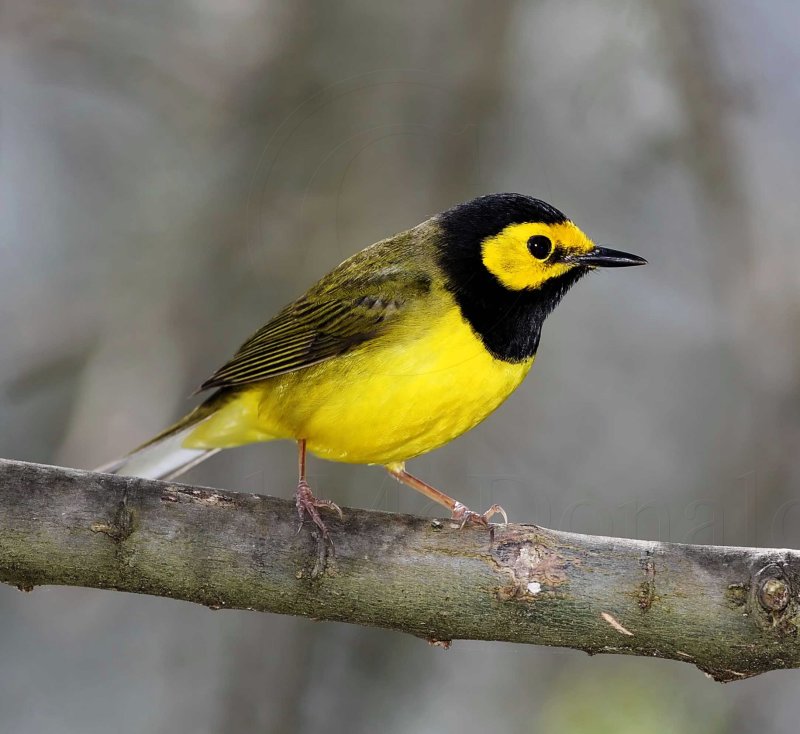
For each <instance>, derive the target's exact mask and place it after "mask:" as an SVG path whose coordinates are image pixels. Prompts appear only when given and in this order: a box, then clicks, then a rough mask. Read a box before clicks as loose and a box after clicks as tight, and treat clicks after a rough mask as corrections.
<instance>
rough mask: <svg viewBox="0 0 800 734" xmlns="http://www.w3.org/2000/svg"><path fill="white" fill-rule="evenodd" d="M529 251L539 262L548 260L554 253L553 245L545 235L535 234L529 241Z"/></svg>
mask: <svg viewBox="0 0 800 734" xmlns="http://www.w3.org/2000/svg"><path fill="white" fill-rule="evenodd" d="M528 250H529V251H530V253H531V255H533V256H534V257H535V258H536V259H537V260H547V258H548V256H549V255H550V253H551V252H552V251H553V243H552V242H550V239H549V238H548V237H545V236H544V235H543V234H535V235H533V237H531V238H530V239H529V240H528Z"/></svg>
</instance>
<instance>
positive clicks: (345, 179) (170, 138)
mask: <svg viewBox="0 0 800 734" xmlns="http://www.w3.org/2000/svg"><path fill="white" fill-rule="evenodd" d="M799 23H800V10H798V6H797V3H795V2H792V0H772V1H771V2H770V3H760V4H756V3H748V2H744V0H715V1H711V0H709V1H701V0H645V1H644V2H634V1H633V0H578V1H577V2H570V3H563V2H557V1H556V0H531V1H529V2H522V1H520V2H491V3H490V2H481V1H480V0H461V1H459V2H456V1H450V2H422V1H418V2H416V1H415V2H408V3H381V4H378V3H373V2H369V1H368V0H344V1H343V2H339V3H318V2H310V1H309V0H293V1H292V2H289V1H288V0H286V1H281V2H278V1H277V0H233V1H230V2H225V3H215V2H209V0H161V1H159V2H150V1H147V2H135V3H134V2H122V1H121V0H114V1H112V2H108V1H107V0H106V1H101V0H85V1H83V2H63V1H62V0H6V2H4V3H3V5H2V8H1V9H0V112H1V114H2V116H1V123H2V126H1V127H0V146H1V147H0V156H1V157H0V166H2V168H1V169H0V263H2V266H0V345H2V346H1V347H0V456H4V457H8V458H16V459H26V460H31V461H40V462H51V463H59V464H64V465H68V466H76V467H85V468H89V467H92V466H95V465H97V464H100V463H103V462H105V461H107V460H109V459H111V458H113V457H115V456H117V455H119V454H121V453H123V452H125V451H126V450H127V449H129V448H131V447H132V446H134V445H136V444H138V443H139V442H140V441H142V440H143V439H145V438H147V437H148V436H149V435H150V434H152V433H154V432H155V431H157V430H159V429H160V428H162V427H163V426H164V425H165V424H166V423H168V422H169V421H171V420H172V419H174V418H176V417H177V416H178V415H179V414H181V413H183V412H185V411H186V410H187V408H188V407H190V406H191V402H190V401H189V400H187V398H186V396H187V395H188V394H189V393H190V392H191V391H192V389H193V388H194V386H196V385H197V384H198V383H199V382H200V381H201V380H202V379H203V378H204V377H206V376H207V375H208V374H209V373H210V372H211V371H212V370H213V369H214V368H215V367H216V366H218V365H219V364H220V363H221V362H222V361H223V360H225V359H226V358H227V356H228V355H229V354H230V353H231V352H232V350H234V349H235V348H236V347H237V346H238V344H239V343H240V342H241V341H242V340H243V339H244V338H245V337H246V336H248V335H249V333H250V332H251V331H253V330H254V329H255V328H257V327H258V326H260V325H261V323H263V322H264V321H265V320H266V319H267V318H268V317H269V316H270V315H271V314H272V313H273V312H274V311H275V310H276V309H277V308H278V307H280V306H281V305H283V304H284V303H286V302H287V301H289V300H290V299H292V298H293V297H295V296H296V295H298V294H299V293H301V292H302V291H303V290H304V289H305V288H306V287H307V286H309V285H310V284H311V283H312V282H313V281H314V280H315V279H316V278H317V277H319V276H321V275H322V274H323V273H325V272H326V271H327V270H328V269H329V268H330V267H332V266H333V265H335V264H336V263H338V262H339V261H340V260H342V259H343V258H344V257H346V256H348V255H349V254H351V253H352V252H354V251H356V250H358V249H360V248H361V247H363V246H365V245H367V244H369V243H370V242H372V241H374V240H376V239H379V238H382V237H384V236H386V235H388V234H391V233H393V232H396V231H399V230H401V229H405V228H407V227H409V226H411V225H413V224H416V223H417V222H418V221H420V220H422V219H424V218H426V217H428V216H429V215H431V214H433V213H435V212H437V211H439V210H441V209H444V208H446V207H448V206H450V205H452V204H453V203H455V202H458V201H461V200H464V199H467V198H470V197H472V196H474V195H478V194H481V193H486V192H490V191H521V192H525V193H529V194H532V195H535V196H539V197H541V198H544V199H546V200H548V201H551V202H553V203H554V204H555V205H556V206H558V207H559V208H561V209H562V210H564V211H565V212H566V213H567V214H568V215H569V216H571V217H572V218H573V219H575V220H576V222H577V223H578V224H579V225H581V226H583V227H584V228H585V229H586V230H587V231H588V232H589V233H590V234H591V235H592V236H593V237H594V238H595V239H597V240H598V241H600V242H603V243H608V244H611V245H612V246H616V247H619V248H621V249H626V250H630V251H633V252H636V253H639V254H641V255H643V256H645V257H647V258H648V259H649V260H650V263H651V264H650V265H649V266H648V267H647V268H642V269H636V270H629V271H614V272H606V273H602V274H598V275H596V276H593V277H591V278H588V279H587V280H586V281H584V282H583V283H581V285H580V287H579V288H577V289H576V290H575V291H573V292H572V293H570V295H569V296H568V297H567V298H566V300H565V302H564V303H563V304H562V305H561V306H560V307H559V309H558V310H557V311H556V312H555V314H554V315H553V316H552V317H551V318H550V320H549V321H548V323H547V324H546V326H545V331H544V335H543V340H542V350H541V352H540V356H539V358H538V360H537V364H536V367H535V368H534V371H533V373H532V374H531V376H530V377H529V379H528V380H527V381H526V383H525V384H524V386H523V387H522V388H521V389H520V390H519V391H518V393H517V394H515V395H514V396H513V398H512V399H511V400H510V401H509V402H508V403H507V404H506V405H504V406H503V407H502V408H501V409H500V410H499V411H498V412H497V413H496V414H495V415H494V416H493V417H492V418H490V419H489V420H488V421H486V422H485V423H484V424H483V425H481V426H480V427H478V428H477V429H476V430H474V431H473V432H471V433H470V434H468V435H466V436H464V437H463V438H461V439H459V440H458V441H456V442H454V443H453V444H451V445H450V446H448V447H446V448H444V449H442V450H440V451H438V452H436V453H434V454H432V455H429V456H427V457H424V458H422V459H419V460H417V461H416V462H414V463H413V464H412V467H413V469H415V470H416V472H417V473H419V474H421V475H422V476H424V477H426V478H428V479H430V480H431V481H433V483H435V484H439V485H441V486H442V487H443V488H445V489H448V490H450V491H451V492H452V493H454V494H456V495H457V496H458V497H460V498H461V499H462V500H464V501H465V502H466V503H467V504H468V505H470V506H473V507H475V508H476V509H477V508H478V507H481V508H482V507H483V506H485V505H488V504H490V503H491V502H494V501H497V502H501V503H502V504H503V506H504V507H505V508H506V509H507V510H508V511H509V512H510V514H511V516H512V518H514V519H517V520H525V521H537V522H539V523H542V524H546V525H550V526H553V527H557V528H563V529H569V530H575V531H586V532H595V533H604V534H612V533H613V534H615V535H624V536H630V537H642V538H653V539H663V540H674V541H688V542H713V543H726V544H749V545H765V546H790V547H795V548H797V547H800V506H798V505H800V493H798V486H799V484H798V479H800V477H798V473H800V464H798V461H797V459H796V455H797V447H798V441H799V440H800V400H799V399H800V342H799V341H798V335H799V327H800V254H798V244H797V231H798V228H797V212H798V201H800V145H798V138H797V131H798V129H800V81H799V80H800V73H798V72H800V44H799V43H798V31H797V29H798V24H799ZM294 468H295V455H294V450H293V448H292V447H291V446H290V445H288V444H272V445H267V446H258V447H248V448H246V449H239V450H237V451H235V452H226V453H225V454H223V455H220V456H218V457H215V458H214V459H212V460H211V461H209V462H208V463H207V464H204V465H202V466H201V467H198V468H197V469H196V470H194V471H193V472H192V474H191V475H190V477H189V478H190V479H191V480H192V481H196V482H198V483H205V484H211V485H216V486H221V487H227V488H230V489H239V490H245V491H255V492H266V493H273V494H278V495H281V496H290V494H291V492H292V488H293V486H294V481H295V478H294ZM311 473H312V476H313V478H314V481H315V482H316V486H317V488H318V491H319V492H320V494H322V495H323V496H326V497H331V498H332V499H334V500H336V501H337V502H339V503H341V504H343V505H347V504H351V505H357V506H366V507H380V508H384V509H392V510H403V511H412V512H421V513H424V512H435V509H434V508H432V507H430V506H428V505H426V504H425V502H424V500H423V499H422V498H420V497H417V496H415V495H414V493H412V492H410V491H408V490H404V489H402V488H400V487H399V486H396V485H394V484H393V483H392V482H391V481H389V480H388V479H386V478H385V477H384V475H383V473H382V472H380V471H379V470H377V469H374V468H372V469H371V468H366V467H355V468H353V467H343V466H335V465H330V464H323V463H322V462H319V461H315V462H314V463H313V465H312V469H311ZM0 620H2V621H1V622H0V732H9V733H12V732H13V734H49V733H53V734H56V733H60V732H80V733H81V734H89V733H91V732H105V731H109V730H113V731H115V732H117V733H118V734H127V733H128V732H131V733H134V732H136V733H139V732H163V733H165V734H166V733H169V734H182V733H183V732H191V733H193V734H202V733H204V732H209V733H212V732H225V733H226V734H238V733H239V732H301V733H303V734H305V733H309V734H312V733H316V732H348V733H353V734H357V733H359V732H374V731H377V730H380V731H382V732H384V733H385V734H390V733H392V734H393V733H395V732H397V733H399V732H434V731H436V732H456V731H458V732H486V731H509V732H517V731H519V732H523V731H524V732H528V731H533V732H535V731H546V732H551V731H559V732H566V733H570V732H589V731H591V732H614V733H622V734H624V733H625V732H642V731H646V732H649V733H653V734H660V733H661V732H680V731H704V732H732V733H740V732H742V733H743V732H761V733H763V732H773V731H774V732H790V731H796V722H797V720H798V716H800V698H798V696H797V695H796V692H797V689H798V684H800V671H783V672H775V673H770V674H767V675H765V676H762V677H760V678H757V679H754V680H749V681H744V682H741V683H736V684H732V685H729V686H726V687H722V686H719V685H717V684H715V683H713V682H711V681H709V680H706V679H705V678H704V677H703V675H702V673H700V672H698V671H697V670H696V669H694V668H692V667H689V666H687V665H683V664H679V663H675V662H669V661H661V660H645V659H633V658H626V657H611V656H602V657H595V658H591V659H590V658H588V657H586V656H585V655H583V654H582V653H578V652H574V651H569V650H551V649H545V648H535V647H522V646H512V645H509V644H500V643H494V644H492V643H472V642H457V643H456V644H455V645H454V646H453V648H452V649H451V650H450V651H448V652H442V651H441V650H439V649H434V648H429V647H428V646H427V645H425V644H424V643H423V642H421V641H419V640H416V639H412V638H408V637H404V636H401V635H399V634H393V633H390V632H386V631H380V630H372V629H364V628H359V627H354V626H348V625H343V624H329V623H314V622H311V621H309V620H305V619H294V618H287V617H279V616H272V615H266V614H256V613H246V612H232V611H225V612H211V611H209V610H207V609H204V608H201V607H195V606H192V605H189V604H186V603H181V602H176V601H170V600H166V599H157V598H146V597H138V596H135V595H126V594H120V593H114V592H101V591H91V590H85V589H64V588H39V589H36V590H35V591H34V592H33V593H31V594H21V593H19V592H18V591H17V590H15V589H12V588H8V587H3V588H0Z"/></svg>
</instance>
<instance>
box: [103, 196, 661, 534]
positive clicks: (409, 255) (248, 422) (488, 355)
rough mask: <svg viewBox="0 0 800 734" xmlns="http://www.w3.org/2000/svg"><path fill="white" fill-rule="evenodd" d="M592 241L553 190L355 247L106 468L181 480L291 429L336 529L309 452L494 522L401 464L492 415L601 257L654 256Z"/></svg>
mask: <svg viewBox="0 0 800 734" xmlns="http://www.w3.org/2000/svg"><path fill="white" fill-rule="evenodd" d="M646 262H647V261H646V260H645V259H644V258H641V257H639V256H637V255H632V254H629V253H626V252H621V251H618V250H614V249H611V248H609V247H605V246H599V245H595V244H594V242H593V241H592V240H591V239H589V237H588V236H587V235H586V234H584V232H583V231H582V230H581V229H580V228H579V227H578V226H577V225H576V224H574V223H573V222H572V221H571V220H570V219H568V218H567V217H566V216H565V215H564V214H562V213H561V212H560V211H559V210H558V209H556V208H555V207H553V206H551V205H550V204H547V203H546V202H544V201H542V200H540V199H536V198H533V197H531V196H527V195H524V194H518V193H497V194H487V195H484V196H479V197H478V198H475V199H472V200H471V201H467V202H465V203H461V204H458V205H456V206H453V207H452V208H450V209H448V210H446V211H444V212H442V213H440V214H437V215H435V216H433V217H431V218H429V219H427V220H425V221H423V222H422V223H421V224H418V225H417V226H414V227H412V228H411V229H408V230H406V231H404V232H400V233H399V234H396V235H394V236H391V237H388V238H387V239H383V240H381V241H379V242H376V243H375V244H373V245H370V246H369V247H367V248H365V249H363V250H361V251H360V252H357V253H356V254H354V255H352V256H351V257H350V258H348V259H347V260H345V261H344V262H342V263H341V264H340V265H339V266H337V267H336V268H335V269H333V270H332V271H331V272H329V273H328V274H327V275H325V276H324V277H323V278H322V279H320V280H319V281H318V282H317V283H316V284H315V285H313V286H311V288H309V289H308V291H307V292H306V293H305V294H304V295H302V296H300V297H299V298H298V299H296V300H295V301H293V302H292V303H290V304H289V305H287V306H286V307H285V308H283V309H282V310H281V311H279V312H278V314H277V315H275V316H274V317H273V318H272V319H271V320H270V321H268V322H267V324H266V325H265V326H263V327H262V328H260V329H259V330H258V331H256V332H255V333H254V334H253V335H252V336H251V337H250V338H249V339H247V340H246V341H245V342H244V343H243V344H242V345H241V347H239V349H238V351H237V352H236V353H235V354H234V356H233V357H232V358H231V359H230V360H229V361H228V362H226V363H225V364H224V365H223V366H222V367H220V368H219V369H218V370H217V371H216V372H214V373H213V374H212V375H211V376H210V377H209V378H208V379H207V380H206V381H205V382H203V384H202V385H201V386H200V388H199V392H202V391H208V390H210V391H213V392H211V393H210V395H209V396H208V397H207V398H206V399H205V400H204V401H203V402H202V403H201V404H200V405H199V406H198V407H196V408H195V409H194V410H192V411H191V412H190V413H188V415H186V416H185V417H184V418H182V419H181V420H179V421H178V422H177V423H175V424H174V425H172V426H171V427H169V428H167V429H166V430H165V431H162V432H161V433H159V434H158V435H157V436H155V437H154V438H152V439H151V440H149V441H148V442H147V443H145V444H143V445H142V446H140V447H139V448H138V449H135V450H134V451H132V452H131V453H130V454H128V455H127V456H125V457H123V458H122V459H119V460H117V461H115V462H112V463H110V464H108V465H106V466H104V467H100V469H99V470H100V471H107V472H112V473H119V474H126V475H133V476H140V477H145V478H152V479H173V478H175V477H177V476H178V475H180V474H182V473H183V472H185V471H187V470H188V469H190V468H192V467H194V466H196V465H197V464H198V463H199V462H201V461H204V460H205V459H207V458H209V457H210V456H212V455H213V454H215V453H216V452H218V451H220V450H222V449H227V448H232V447H235V446H241V445H244V444H250V443H255V442H261V441H272V440H280V439H286V440H291V441H294V442H295V443H296V445H297V451H298V481H297V487H296V490H295V505H296V509H297V513H298V515H299V518H300V524H301V527H302V525H303V523H304V522H305V521H306V520H308V521H310V522H312V523H313V526H315V528H316V530H317V531H318V532H319V533H320V534H321V536H322V537H323V538H328V531H327V527H326V523H325V521H324V520H323V518H322V514H321V511H322V510H325V511H330V512H335V513H338V514H339V516H340V517H341V516H342V511H341V509H340V508H339V507H338V505H336V504H335V503H334V502H332V501H331V500H326V499H320V498H318V497H316V496H315V494H314V493H313V491H312V489H311V487H310V486H309V484H308V481H307V476H306V453H307V452H311V453H313V454H314V455H316V456H318V457H321V458H323V459H327V460H331V461H337V462H346V463H352V464H371V465H380V466H383V467H385V468H386V470H387V471H388V472H389V473H390V474H391V475H392V476H393V477H394V478H395V479H397V480H399V481H400V482H401V483H403V484H405V485H407V486H409V487H411V488H412V489H415V490H417V491H418V492H421V493H422V494H423V495H425V496H426V497H427V498H428V499H430V500H433V501H434V502H437V503H439V504H441V505H443V506H444V507H445V508H447V510H449V511H450V514H451V518H452V519H453V520H455V521H457V522H460V523H461V525H462V526H463V525H464V524H466V523H471V524H478V525H488V524H489V520H490V519H491V518H492V517H494V516H495V515H500V516H502V517H503V519H504V521H506V522H507V515H506V513H505V511H504V510H503V508H502V507H500V506H499V505H492V507H490V508H489V509H488V510H486V511H485V512H482V513H478V512H473V511H472V510H470V509H469V508H468V507H467V506H466V505H464V504H463V503H462V502H460V501H458V500H456V499H454V498H453V497H450V496H449V495H447V494H445V493H444V492H442V491H440V490H439V489H437V488H435V487H433V486H432V485H430V484H428V483H427V482H425V481H423V480H422V479H419V478H417V477H416V476H414V475H413V474H411V473H409V472H408V471H407V470H406V462H407V461H408V460H410V459H413V458H415V457H418V456H420V455H422V454H425V453H427V452H429V451H432V450H434V449H437V448H439V447H441V446H443V445H445V444H447V443H449V442H450V441H452V440H453V439H455V438H457V437H458V436H460V435H462V434H463V433H465V432H466V431H469V430H470V429H472V428H474V427H475V426H476V425H477V424H479V423H480V422H481V421H483V420H484V419H485V418H487V417H488V416H489V415H490V414H491V413H492V412H493V411H494V410H495V409H496V408H497V407H498V406H499V405H500V404H501V403H503V402H504V401H505V400H506V398H508V397H509V395H511V393H513V392H514V391H515V390H516V389H517V388H518V387H519V386H520V384H521V383H522V381H523V380H524V378H525V377H526V375H527V374H528V372H529V371H530V369H531V366H532V365H533V362H534V359H535V357H536V354H537V350H538V348H539V341H540V337H541V332H542V326H543V323H544V321H545V319H546V318H547V316H548V315H549V314H550V313H551V312H552V311H553V309H554V308H555V307H556V306H557V305H558V303H559V302H560V301H561V299H562V298H563V297H564V295H565V294H566V293H567V291H569V290H570V288H572V286H574V285H575V284H576V283H577V282H578V281H579V280H581V278H583V277H584V276H585V275H586V274H587V273H590V272H592V271H594V270H597V269H598V268H618V267H628V266H636V265H644V264H646Z"/></svg>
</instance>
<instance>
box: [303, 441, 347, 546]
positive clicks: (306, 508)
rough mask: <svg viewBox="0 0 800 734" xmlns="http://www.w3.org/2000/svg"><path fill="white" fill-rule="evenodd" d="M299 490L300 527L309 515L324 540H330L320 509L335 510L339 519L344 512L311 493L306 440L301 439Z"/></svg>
mask: <svg viewBox="0 0 800 734" xmlns="http://www.w3.org/2000/svg"><path fill="white" fill-rule="evenodd" d="M297 472H298V475H299V476H298V480H297V490H296V491H295V493H294V501H295V505H296V506H297V514H298V515H300V527H303V521H304V520H305V518H306V515H308V517H309V518H311V521H312V522H313V523H314V525H316V526H317V527H318V528H319V532H320V533H321V535H322V538H323V540H328V529H327V528H326V527H325V523H324V522H322V518H321V517H320V514H319V508H320V507H325V508H327V509H329V510H334V511H335V512H338V513H339V519H340V520H341V519H342V510H341V508H340V507H339V505H337V504H336V503H335V502H331V500H320V499H317V498H316V497H315V496H314V494H313V493H312V491H311V487H309V486H308V482H307V481H306V440H305V439H304V438H301V439H300V440H299V441H298V442H297Z"/></svg>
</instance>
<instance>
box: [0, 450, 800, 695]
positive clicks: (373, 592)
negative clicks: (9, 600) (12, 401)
mask: <svg viewBox="0 0 800 734" xmlns="http://www.w3.org/2000/svg"><path fill="white" fill-rule="evenodd" d="M328 522H329V528H330V531H331V537H332V539H333V543H334V545H335V548H336V555H335V557H334V558H331V559H329V561H328V564H327V566H326V567H325V569H324V572H323V573H320V574H317V575H315V574H314V573H313V571H314V567H315V566H317V567H318V562H319V558H318V544H317V542H316V540H315V538H314V537H312V535H311V533H310V531H309V530H308V529H304V531H303V532H300V533H298V532H297V515H296V512H295V508H294V505H293V503H291V502H289V501H287V500H282V499H276V498H273V497H262V496H258V495H252V494H238V493H234V492H226V491H220V490H211V489H204V488H199V487H191V486H185V485H180V484H175V483H171V482H154V481H147V480H143V479H135V478H129V477H118V476H111V475H106V474H96V473H92V472H83V471H75V470H72V469H63V468H59V467H49V466H42V465H38V464H25V463H21V462H16V461H3V460H0V581H3V582H5V583H8V584H13V585H15V586H17V587H19V588H20V589H24V590H30V589H32V588H33V587H34V586H38V585H40V584H68V585H73V586H87V587H94V588H101V589H118V590H121V591H131V592H138V593H143V594H154V595H158V596H167V597H174V598H176V599H185V600H186V601H191V602H196V603H199V604H205V605H207V606H209V607H212V608H215V609H218V608H235V609H254V610H259V611H269V612H277V613H280V614H299V615H304V616H308V617H314V618H316V619H326V620H339V621H345V622H355V623H358V624H365V625H374V626H379V627H386V628H390V629H396V630H401V631H403V632H410V633H411V634H413V635H417V636H419V637H422V638H425V639H428V640H429V641H431V642H438V643H440V644H447V643H449V641H450V640H453V639H477V640H508V641H511V642H528V643H534V644H539V645H558V646H563V647H572V648H576V649H580V650H585V651H586V652H589V653H598V652H612V653H624V654H631V655H648V656H656V657H663V658H672V659H675V660H683V661H686V662H691V663H694V664H695V665H697V666H698V667H699V668H701V669H702V670H704V671H706V672H708V673H709V674H710V675H711V676H713V677H714V678H715V679H716V680H720V681H730V680H738V679H741V678H746V677H749V676H752V675H757V674H759V673H762V672H764V671H767V670H773V669H776V668H794V667H800V642H798V637H797V627H798V625H799V624H800V595H798V592H799V591H800V554H798V553H797V552H795V551H790V550H760V549H754V548H723V547H714V546H689V545H678V544H670V543H656V542H649V541H638V540H624V539H618V538H602V537H594V536H588V535H577V534H573V533H563V532H559V531H554V530H548V529H545V528H540V527H536V526H533V525H516V524H509V525H507V526H494V527H493V529H492V531H491V532H490V531H488V530H485V529H481V528H474V527H466V528H464V529H463V530H459V529H458V528H457V527H455V526H454V525H453V524H452V523H450V522H449V521H441V520H431V519H428V518H421V517H412V516H409V515H393V514H387V513H382V512H367V511H364V510H349V509H348V510H345V512H344V521H343V522H340V521H339V520H338V519H336V518H335V517H330V518H329V520H328Z"/></svg>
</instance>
